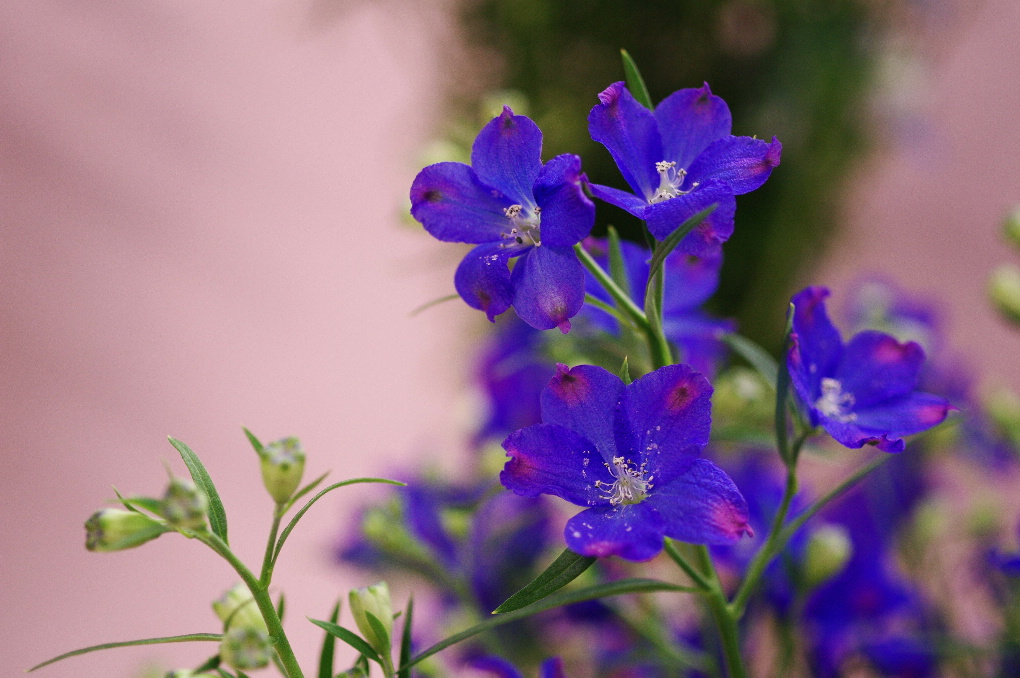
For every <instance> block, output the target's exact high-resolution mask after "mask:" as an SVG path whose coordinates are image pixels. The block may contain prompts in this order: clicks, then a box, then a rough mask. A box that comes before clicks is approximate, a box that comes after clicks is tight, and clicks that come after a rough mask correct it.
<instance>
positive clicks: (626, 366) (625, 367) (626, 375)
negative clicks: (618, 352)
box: [616, 356, 634, 384]
mask: <svg viewBox="0 0 1020 678" xmlns="http://www.w3.org/2000/svg"><path fill="white" fill-rule="evenodd" d="M616 376H618V377H620V380H621V381H623V383H624V384H630V383H631V382H632V381H634V380H633V379H631V378H630V363H629V362H628V361H627V356H623V364H622V365H620V371H619V372H617V373H616Z"/></svg>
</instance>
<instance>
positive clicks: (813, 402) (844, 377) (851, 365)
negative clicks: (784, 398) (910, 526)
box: [787, 287, 951, 452]
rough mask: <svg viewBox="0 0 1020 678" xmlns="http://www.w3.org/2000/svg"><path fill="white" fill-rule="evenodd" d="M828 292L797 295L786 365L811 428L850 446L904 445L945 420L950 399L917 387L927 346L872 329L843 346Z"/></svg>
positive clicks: (890, 448)
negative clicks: (909, 437) (827, 307)
mask: <svg viewBox="0 0 1020 678" xmlns="http://www.w3.org/2000/svg"><path fill="white" fill-rule="evenodd" d="M828 296H829V290H827V289H825V288H824V287H809V288H807V289H805V290H803V291H802V292H799V293H798V294H797V295H795V296H794V297H793V304H794V308H795V310H794V315H793V333H792V334H791V337H790V338H791V347H790V353H789V355H788V356H787V366H788V368H789V370H790V378H791V382H792V383H793V387H794V391H796V393H797V398H798V400H800V403H801V405H802V406H803V408H804V411H805V412H806V413H807V415H808V417H809V419H810V421H811V425H812V426H819V425H820V426H821V427H822V428H824V429H825V430H826V431H827V432H828V433H829V435H831V436H832V437H833V438H835V439H836V440H837V441H839V442H840V443H842V444H843V445H846V446H847V447H862V446H863V445H865V444H869V445H876V446H877V447H878V448H879V449H880V450H884V451H885V452H900V451H902V450H903V440H902V438H903V436H906V435H911V434H913V433H920V432H921V431H925V430H927V429H929V428H931V427H932V426H935V425H936V424H938V423H940V422H941V421H942V420H943V419H945V418H946V415H947V414H948V412H949V409H950V407H951V406H950V405H949V402H948V401H947V400H946V399H945V398H942V397H940V396H937V395H932V394H930V393H922V392H919V391H917V390H916V389H917V383H918V379H919V377H920V373H921V368H922V366H923V363H924V351H923V350H922V349H921V347H920V346H919V345H918V344H916V343H914V342H912V341H908V342H906V343H903V344H901V343H900V342H899V341H897V340H896V339H895V338H894V337H891V336H890V335H888V334H884V333H882V332H876V331H874V330H865V331H864V332H859V333H857V334H855V335H854V336H853V337H852V338H851V339H850V341H849V342H848V343H847V344H846V345H845V346H844V344H843V340H842V339H841V338H840V336H839V332H838V331H837V330H836V328H835V327H834V326H833V325H832V322H831V321H830V320H829V316H828V314H827V313H826V311H825V298H826V297H828Z"/></svg>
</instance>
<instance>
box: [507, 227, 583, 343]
mask: <svg viewBox="0 0 1020 678" xmlns="http://www.w3.org/2000/svg"><path fill="white" fill-rule="evenodd" d="M510 281H511V283H512V284H513V289H514V292H513V295H514V297H513V299H514V301H513V304H514V310H516V311H517V315H519V316H520V318H521V320H523V321H524V322H526V323H528V324H529V325H531V326H532V327H534V328H535V329H536V330H551V329H552V328H554V327H558V328H559V329H560V331H561V332H563V333H564V334H566V333H567V332H568V331H569V330H570V318H573V317H574V316H575V315H577V312H578V311H580V310H581V307H582V306H583V305H584V267H583V266H581V262H579V261H578V260H577V255H576V254H574V251H573V250H572V249H569V248H559V247H552V246H550V245H544V244H543V245H542V246H540V247H533V248H531V249H530V250H528V252H527V253H526V254H525V255H524V256H523V257H521V258H520V259H519V260H518V261H517V265H516V266H514V270H513V273H512V274H511V276H510Z"/></svg>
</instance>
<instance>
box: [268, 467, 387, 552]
mask: <svg viewBox="0 0 1020 678" xmlns="http://www.w3.org/2000/svg"><path fill="white" fill-rule="evenodd" d="M358 483H386V484H388V485H399V486H400V487H404V486H405V485H407V483H402V482H400V481H399V480H389V479H387V478H353V479H351V480H341V481H340V482H338V483H333V484H332V485H327V486H326V487H325V488H323V489H322V490H320V491H319V493H318V494H317V495H315V496H314V497H312V498H311V499H309V500H308V503H307V504H305V505H304V506H302V507H301V510H300V511H298V512H297V513H295V514H294V517H293V518H291V520H290V522H289V523H287V527H285V528H283V532H281V533H280V538H279V539H278V540H277V542H276V549H275V550H274V551H273V560H272V564H273V565H275V564H276V559H277V558H279V557H280V551H281V550H282V549H283V543H284V542H285V541H287V537H288V536H290V533H291V532H292V531H293V530H294V527H295V526H297V523H298V521H299V520H301V517H302V516H303V515H305V513H307V512H308V509H310V508H312V505H313V504H315V502H317V501H319V500H320V499H322V498H323V497H324V496H326V494H327V493H329V492H332V491H333V490H335V489H337V488H340V487H346V486H347V485H356V484H358Z"/></svg>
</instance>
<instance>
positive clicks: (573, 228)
mask: <svg viewBox="0 0 1020 678" xmlns="http://www.w3.org/2000/svg"><path fill="white" fill-rule="evenodd" d="M541 154H542V132H541V131H540V130H539V128H538V126H537V125H536V124H535V123H534V122H533V121H532V120H531V119H529V118H527V117H525V116H523V115H514V114H513V111H511V110H510V108H509V107H504V108H503V113H502V114H500V115H499V116H497V117H496V118H494V119H493V120H492V121H491V122H489V123H488V124H487V125H486V126H485V127H483V128H482V131H481V132H479V133H478V137H477V138H476V139H475V142H474V145H473V146H472V149H471V165H470V166H469V165H465V164H464V163H459V162H441V163H436V164H434V165H429V166H428V167H426V168H425V169H423V170H422V171H421V172H419V173H418V176H417V177H416V178H415V180H414V183H413V184H412V186H411V215H412V216H414V218H415V219H417V220H418V221H420V222H421V223H422V224H423V225H424V226H425V230H427V231H428V232H429V233H430V234H432V235H433V236H434V237H436V238H438V239H439V240H443V241H446V242H464V243H472V244H475V245H477V247H475V248H474V249H472V250H471V251H470V252H469V253H468V255H467V256H466V257H465V258H464V260H463V261H462V262H461V264H460V266H459V267H458V268H457V272H456V274H455V276H454V285H455V287H456V288H457V292H458V293H459V294H460V296H461V297H462V298H463V299H464V301H465V302H467V304H468V305H469V306H471V307H473V308H477V309H480V310H482V311H484V312H485V315H486V316H487V317H488V318H489V320H493V319H494V318H495V317H496V316H497V315H499V314H501V313H503V312H504V311H506V310H507V309H509V308H510V307H511V306H513V307H514V309H515V310H516V311H517V314H518V315H519V316H520V317H521V318H522V319H523V320H524V321H525V322H527V323H528V324H529V325H531V326H532V327H534V328H536V329H540V330H547V329H552V328H554V327H558V328H559V329H560V330H561V331H562V332H567V331H568V330H569V329H570V318H571V317H573V316H574V315H576V314H577V312H578V311H579V310H581V306H582V304H583V303H584V269H583V268H582V267H581V264H580V262H578V261H577V257H576V255H575V254H574V252H573V250H572V249H571V248H572V247H573V245H574V244H575V243H577V242H578V241H580V240H582V239H583V238H585V237H586V236H587V235H588V233H589V232H590V231H591V227H592V225H593V223H594V220H595V206H594V204H593V203H592V202H591V200H589V199H588V197H587V196H586V195H585V194H584V191H583V190H582V182H583V181H584V176H583V174H582V173H581V159H580V158H579V157H577V156H576V155H568V154H564V155H558V156H556V157H555V158H553V159H552V160H550V161H549V162H548V163H545V164H544V165H543V164H542V160H541ZM513 258H517V262H516V265H515V266H514V269H513V272H512V273H511V272H510V270H509V261H510V260H511V259H513Z"/></svg>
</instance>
